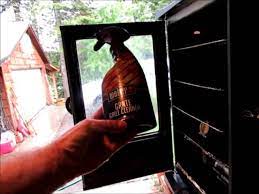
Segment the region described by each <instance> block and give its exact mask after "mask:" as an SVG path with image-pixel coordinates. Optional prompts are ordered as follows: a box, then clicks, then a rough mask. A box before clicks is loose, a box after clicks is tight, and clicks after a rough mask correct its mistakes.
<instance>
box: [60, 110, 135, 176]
mask: <svg viewBox="0 0 259 194" xmlns="http://www.w3.org/2000/svg"><path fill="white" fill-rule="evenodd" d="M102 119H103V110H102V108H100V109H99V110H98V111H97V112H96V113H95V114H94V115H93V118H92V119H85V120H83V121H81V122H79V123H78V124H76V125H75V126H74V127H73V128H72V129H71V130H69V131H68V132H66V133H65V134H63V135H62V136H61V137H60V138H59V139H58V140H57V141H56V142H55V144H56V148H57V150H58V153H59V155H60V156H61V163H62V168H63V169H64V168H65V169H66V171H67V170H68V169H67V168H70V171H71V172H72V173H73V174H76V176H79V175H81V174H85V173H89V172H91V171H93V170H95V169H96V168H98V167H99V166H100V165H101V164H103V163H104V162H105V161H106V160H107V159H109V157H111V155H112V154H114V153H115V152H116V151H117V150H118V149H120V148H121V147H122V146H123V145H125V144H126V143H127V142H128V141H130V140H131V139H132V138H133V137H134V136H135V135H136V133H137V132H136V131H134V130H126V128H127V124H126V122H124V121H120V120H102Z"/></svg>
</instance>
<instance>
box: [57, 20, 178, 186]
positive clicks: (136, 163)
mask: <svg viewBox="0 0 259 194" xmlns="http://www.w3.org/2000/svg"><path fill="white" fill-rule="evenodd" d="M107 26H119V27H123V28H125V29H126V30H127V31H128V32H129V33H130V35H131V38H130V39H132V38H133V37H139V38H146V37H148V38H150V40H151V46H150V47H151V48H147V49H151V50H152V53H153V59H152V60H153V61H154V62H153V64H152V63H151V64H146V65H147V66H148V69H150V68H151V69H152V68H153V72H150V71H149V73H151V74H152V75H151V80H150V81H149V80H148V84H149V83H150V82H153V83H154V84H153V86H154V89H155V90H154V91H155V95H154V96H153V97H152V96H151V98H153V108H154V110H155V114H156V120H157V123H158V127H157V128H156V129H155V130H152V131H151V132H146V133H144V134H139V135H138V136H137V137H136V138H134V139H133V141H131V142H130V143H128V144H127V145H126V146H125V147H123V148H122V149H121V150H119V151H118V152H117V153H116V154H115V155H113V157H112V158H110V160H109V161H108V162H107V163H105V164H104V165H103V166H102V167H100V168H99V169H97V170H96V171H94V172H93V173H91V174H87V175H84V176H83V187H84V190H88V189H92V188H96V187H101V186H104V185H108V184H113V183H117V182H121V181H125V180H129V179H133V178H137V177H141V176H145V175H150V174H154V173H158V172H164V171H167V170H171V169H173V168H174V164H173V149H172V145H173V144H172V135H171V116H170V113H171V106H170V96H169V84H168V83H169V81H168V80H169V78H168V66H167V54H166V38H165V22H164V21H159V22H144V23H120V24H99V25H78V26H61V28H60V29H61V35H62V41H63V49H64V56H65V62H66V69H67V77H68V83H69V90H70V102H71V103H70V107H71V109H72V113H73V118H74V123H78V122H79V121H81V120H83V119H84V118H86V116H87V115H86V109H87V107H86V106H85V105H84V100H83V99H84V98H85V97H84V96H85V94H84V93H83V91H82V88H83V87H84V86H83V85H84V82H87V80H85V78H84V77H82V72H83V70H82V63H81V62H80V58H81V57H82V53H81V52H80V50H79V49H80V48H82V45H81V46H80V41H84V40H86V41H88V40H90V39H93V40H94V42H96V39H95V38H96V37H95V34H96V33H97V32H98V31H99V30H101V29H103V28H104V27H107ZM139 44H141V43H139ZM152 45H153V46H152ZM136 46H138V45H136ZM128 48H129V49H130V50H132V48H131V47H130V46H128ZM103 49H107V48H103ZM92 50H93V48H92ZM132 52H133V54H136V53H135V52H134V50H132ZM80 54H81V56H80ZM87 54H89V55H88V56H87ZM90 54H92V55H94V54H95V53H94V51H93V53H86V54H85V57H89V56H90ZM137 58H138V57H137ZM111 60H112V58H111ZM139 62H140V64H141V65H142V62H141V61H139ZM86 65H87V64H86ZM152 66H153V67H152ZM142 68H143V67H142ZM144 72H145V69H144ZM103 76H104V75H103ZM147 76H148V75H146V77H147ZM101 78H103V77H101ZM95 89H96V90H98V88H95ZM150 89H151V88H150V85H149V90H150ZM93 92H94V91H93V90H92V91H86V92H85V93H86V94H87V93H93ZM100 151H101V150H100ZM89 157H91V156H89Z"/></svg>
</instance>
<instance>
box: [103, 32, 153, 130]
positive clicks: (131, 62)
mask: <svg viewBox="0 0 259 194" xmlns="http://www.w3.org/2000/svg"><path fill="white" fill-rule="evenodd" d="M118 30H121V29H120V28H119V29H118V28H116V29H115V31H118ZM104 31H105V29H104ZM124 32H125V31H124ZM108 35H110V36H112V34H108ZM106 38H107V33H106ZM117 38H118V39H117V40H114V39H116V37H115V38H114V37H110V38H109V40H112V39H113V40H112V41H111V43H110V44H111V48H110V51H111V54H112V56H113V59H114V65H113V67H112V68H111V69H110V70H109V71H108V72H107V73H106V75H105V77H104V79H103V82H102V98H103V109H104V115H105V118H107V119H122V120H125V121H126V122H127V124H128V127H129V128H135V129H137V130H138V132H142V131H146V130H149V129H152V128H154V127H155V126H156V119H155V115H154V111H153V107H152V103H151V98H150V94H149V90H148V86H147V82H146V78H145V74H144V72H143V70H142V68H141V66H140V64H139V62H138V61H137V59H136V58H135V56H134V55H133V54H132V53H131V52H130V50H129V49H128V48H127V47H126V46H125V45H124V44H123V42H121V39H120V38H119V37H118V35H117ZM104 42H105V40H104Z"/></svg>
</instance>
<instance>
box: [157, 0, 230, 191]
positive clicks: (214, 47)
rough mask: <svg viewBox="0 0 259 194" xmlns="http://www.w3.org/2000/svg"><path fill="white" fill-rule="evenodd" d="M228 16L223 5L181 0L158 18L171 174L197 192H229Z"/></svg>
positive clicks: (222, 3) (218, 2)
mask: <svg viewBox="0 0 259 194" xmlns="http://www.w3.org/2000/svg"><path fill="white" fill-rule="evenodd" d="M227 12H228V10H227V1H220V0H219V1H209V0H208V1H198V0H193V1H187V0H182V1H180V3H178V4H177V6H173V7H172V6H171V7H170V5H169V6H168V7H167V8H166V9H165V11H164V12H161V13H160V19H163V20H166V22H167V34H168V45H169V48H168V52H169V59H170V75H171V76H170V77H171V88H172V106H173V113H172V115H173V129H174V130H173V131H174V139H175V141H174V143H175V156H176V170H177V171H178V173H179V174H180V175H181V177H182V179H184V180H185V182H186V183H190V187H196V191H197V193H208V194H210V193H221V194H224V193H228V191H229V132H230V122H231V117H230V114H229V113H230V110H231V107H230V105H231V104H230V103H229V102H230V96H229V94H230V93H229V92H230V91H229V87H230V77H229V75H230V74H229V72H230V66H229V65H230V64H229V61H228V57H229V53H228V47H229V34H228V31H227V25H228V23H227V22H228V20H227V15H228V14H227ZM169 178H170V176H169Z"/></svg>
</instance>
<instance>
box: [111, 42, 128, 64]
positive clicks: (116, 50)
mask: <svg viewBox="0 0 259 194" xmlns="http://www.w3.org/2000/svg"><path fill="white" fill-rule="evenodd" d="M128 51H129V49H128V48H127V47H126V46H125V45H124V44H123V43H118V44H112V45H111V48H110V53H111V55H112V58H113V60H114V61H116V60H117V59H118V58H119V57H120V56H121V55H123V54H124V53H125V52H128Z"/></svg>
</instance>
